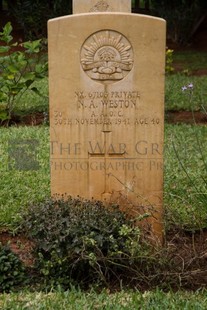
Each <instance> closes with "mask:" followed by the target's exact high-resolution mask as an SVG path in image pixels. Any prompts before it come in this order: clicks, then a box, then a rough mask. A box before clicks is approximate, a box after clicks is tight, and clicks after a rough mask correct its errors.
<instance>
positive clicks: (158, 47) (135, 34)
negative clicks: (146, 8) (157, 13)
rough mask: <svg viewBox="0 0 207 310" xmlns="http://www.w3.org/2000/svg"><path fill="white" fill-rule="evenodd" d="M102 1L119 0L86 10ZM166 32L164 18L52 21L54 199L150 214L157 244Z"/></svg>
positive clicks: (104, 16) (101, 16)
mask: <svg viewBox="0 0 207 310" xmlns="http://www.w3.org/2000/svg"><path fill="white" fill-rule="evenodd" d="M75 2H76V1H75ZM100 2H103V3H108V4H109V5H111V6H112V4H113V3H116V4H117V3H118V2H119V0H118V1H112V0H111V1H109V0H108V1H92V0H91V1H85V0H84V5H85V7H86V8H87V9H86V10H87V11H91V10H89V8H91V9H92V8H93V7H95V6H96V5H97V6H98V3H100ZM126 2H127V1H120V3H125V4H126ZM78 3H79V4H83V1H81V0H79V1H77V4H78ZM89 4H90V5H89ZM80 7H81V6H80ZM80 10H81V9H80ZM93 11H94V10H93ZM165 31H166V30H165V21H164V20H162V19H159V18H155V17H149V16H146V15H137V14H131V13H112V12H104V13H103V12H99V13H88V14H78V15H71V16H65V17H61V18H56V19H53V20H50V21H49V33H48V34H49V89H50V136H51V192H52V195H55V194H68V195H71V196H74V197H76V196H80V197H83V198H87V199H92V198H94V199H98V200H102V201H105V202H106V203H107V202H114V203H118V204H120V205H121V206H122V208H125V209H126V210H127V211H128V212H130V213H131V214H133V215H134V216H138V215H139V214H142V213H143V212H149V213H152V217H151V218H152V221H151V222H150V225H151V230H152V232H153V233H154V234H155V236H156V237H157V238H158V239H159V240H161V238H162V228H163V226H162V197H163V132H164V128H163V127H164V67H165Z"/></svg>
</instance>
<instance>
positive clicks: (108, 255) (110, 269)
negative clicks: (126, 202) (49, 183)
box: [22, 197, 141, 287]
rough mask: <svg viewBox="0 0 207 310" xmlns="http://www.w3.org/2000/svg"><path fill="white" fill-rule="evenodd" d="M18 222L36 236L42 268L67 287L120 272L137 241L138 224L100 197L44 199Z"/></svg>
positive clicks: (103, 279) (135, 250)
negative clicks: (105, 203) (94, 198)
mask: <svg viewBox="0 0 207 310" xmlns="http://www.w3.org/2000/svg"><path fill="white" fill-rule="evenodd" d="M22 227H23V229H24V230H25V231H26V233H27V235H28V236H29V237H30V238H32V240H34V241H35V244H36V249H35V252H36V256H37V262H38V264H39V266H38V269H39V270H40V271H41V274H42V275H44V277H45V279H46V280H47V281H49V282H53V283H56V284H57V283H58V284H61V285H63V286H66V287H68V286H69V285H70V284H71V283H72V281H75V283H79V284H81V283H91V282H94V281H96V282H98V283H99V282H101V283H105V284H106V283H107V281H108V280H110V279H111V277H115V278H116V277H117V278H119V276H120V274H121V273H122V274H123V271H125V270H126V269H128V267H129V265H130V263H132V262H133V260H134V259H135V257H136V256H137V255H138V254H139V250H140V247H141V245H140V244H141V242H140V230H139V228H138V227H136V226H133V224H132V222H131V221H130V219H127V216H126V215H125V214H124V213H122V212H121V211H120V210H119V208H118V207H117V206H109V207H107V208H106V207H104V205H103V203H102V202H100V201H88V200H81V199H79V198H76V199H75V198H71V197H69V198H68V199H66V200H64V199H57V200H52V199H48V200H46V201H44V202H42V203H39V204H36V205H33V206H31V207H30V208H29V209H28V212H27V214H26V215H24V216H23V224H22Z"/></svg>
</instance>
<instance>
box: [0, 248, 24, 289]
mask: <svg viewBox="0 0 207 310" xmlns="http://www.w3.org/2000/svg"><path fill="white" fill-rule="evenodd" d="M23 284H26V272H25V268H24V266H23V264H22V262H21V261H20V260H19V258H18V257H17V256H16V255H15V254H14V253H13V252H12V251H11V250H10V248H9V246H8V245H2V244H1V243H0V292H9V291H11V290H13V289H15V288H16V287H17V286H19V285H23Z"/></svg>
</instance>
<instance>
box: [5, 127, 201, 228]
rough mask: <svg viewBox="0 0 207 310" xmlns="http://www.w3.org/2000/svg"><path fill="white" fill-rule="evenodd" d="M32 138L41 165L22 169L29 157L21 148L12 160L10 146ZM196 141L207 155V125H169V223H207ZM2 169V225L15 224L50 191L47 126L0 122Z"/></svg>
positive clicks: (166, 191) (167, 154) (166, 167)
mask: <svg viewBox="0 0 207 310" xmlns="http://www.w3.org/2000/svg"><path fill="white" fill-rule="evenodd" d="M28 140H32V141H37V142H38V145H37V147H36V151H35V153H36V156H37V157H36V158H34V160H35V161H37V162H38V164H39V167H38V168H37V170H29V171H24V170H22V166H21V162H22V164H23V165H25V161H24V160H22V158H19V157H18V154H17V157H18V158H17V162H19V166H17V167H15V166H13V161H14V156H15V154H13V153H11V152H14V151H15V149H16V147H17V146H16V145H15V141H19V142H20V147H22V146H23V147H25V141H28ZM198 141H200V144H201V145H200V148H201V149H202V150H203V156H204V158H207V127H206V126H190V125H166V129H165V156H164V158H165V182H164V184H165V188H164V197H165V209H166V225H169V224H170V225H171V224H172V225H173V224H175V223H176V225H179V226H181V227H186V228H189V229H191V228H193V227H197V228H198V227H200V226H202V227H203V226H206V223H205V218H206V216H205V213H206V209H207V206H206V195H207V193H206V183H205V181H204V180H203V178H206V173H207V170H206V168H205V166H204V163H203V160H202V156H201V153H200V149H199V144H198ZM18 147H19V146H18ZM178 155H179V156H178ZM178 157H179V158H178ZM12 158H13V160H12ZM32 159H33V155H32V157H31V160H32ZM182 165H183V166H184V167H185V168H186V170H187V173H188V174H186V172H185V171H184V170H183V168H182ZM29 169H30V167H29ZM0 172H1V180H0V184H1V186H0V227H3V226H8V227H9V226H15V223H16V222H17V221H18V219H19V215H18V214H19V212H20V211H21V210H22V209H24V208H26V207H27V206H28V204H29V203H32V202H34V201H39V200H41V199H43V198H44V197H48V196H49V195H50V168H49V127H47V126H40V127H10V128H1V135H0ZM195 185H196V186H195ZM192 214H193V217H192Z"/></svg>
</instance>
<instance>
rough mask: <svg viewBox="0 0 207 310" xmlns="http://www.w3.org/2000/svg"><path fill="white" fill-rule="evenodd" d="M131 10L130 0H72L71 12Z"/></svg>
mask: <svg viewBox="0 0 207 310" xmlns="http://www.w3.org/2000/svg"><path fill="white" fill-rule="evenodd" d="M89 12H90V13H96V12H128V13H130V12H131V0H88V1H86V0H73V13H74V14H77V13H78V14H79V13H89Z"/></svg>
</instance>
